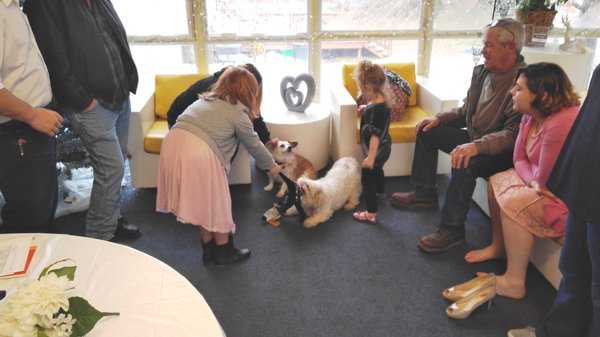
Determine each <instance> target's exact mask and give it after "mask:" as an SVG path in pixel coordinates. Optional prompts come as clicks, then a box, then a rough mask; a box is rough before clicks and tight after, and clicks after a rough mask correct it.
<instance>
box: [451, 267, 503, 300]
mask: <svg viewBox="0 0 600 337" xmlns="http://www.w3.org/2000/svg"><path fill="white" fill-rule="evenodd" d="M490 285H496V275H495V274H494V273H488V274H485V275H481V276H477V277H476V278H474V279H472V280H470V281H467V282H465V283H461V284H459V285H456V286H454V287H451V288H448V289H444V291H443V292H442V296H444V298H446V299H447V300H450V301H453V302H455V301H457V300H459V299H461V298H464V297H467V296H469V295H471V294H472V293H474V292H476V291H478V290H479V289H482V288H485V287H489V286H490Z"/></svg>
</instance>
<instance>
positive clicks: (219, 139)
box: [156, 67, 281, 265]
mask: <svg viewBox="0 0 600 337" xmlns="http://www.w3.org/2000/svg"><path fill="white" fill-rule="evenodd" d="M259 92H260V91H259V86H258V83H257V81H256V79H255V78H254V76H253V75H252V74H251V73H250V72H249V71H248V70H246V69H244V68H242V67H230V68H227V69H226V70H225V72H224V73H223V74H222V75H221V77H219V80H218V81H217V83H215V85H214V86H213V87H212V91H211V92H209V93H206V94H204V95H203V96H202V98H201V99H199V100H197V101H196V102H194V103H193V104H192V105H190V106H189V107H188V108H187V109H186V110H185V111H184V113H183V114H182V115H180V116H179V118H178V119H177V122H176V123H175V125H174V126H173V128H172V129H171V130H170V131H169V133H168V134H167V136H166V137H165V139H164V141H163V143H162V147H161V151H160V162H159V173H158V182H157V195H156V210H157V211H159V212H167V213H173V214H175V215H176V216H177V220H178V221H180V222H182V223H190V224H193V225H195V226H199V227H200V234H201V238H202V248H203V249H204V255H203V256H202V260H203V261H204V262H205V263H209V262H210V263H215V264H218V265H224V264H229V263H233V262H236V261H239V260H242V259H245V258H247V257H248V256H250V251H249V250H248V249H239V248H235V247H234V245H233V238H232V236H231V234H230V233H234V232H235V223H234V222H233V216H232V213H231V195H230V194H229V184H228V182H227V171H228V170H229V166H230V163H231V159H232V157H233V155H234V154H235V152H236V150H237V147H238V145H239V143H240V142H241V143H242V144H244V146H245V147H246V148H247V149H248V152H250V154H251V155H252V156H253V157H254V159H255V161H256V165H257V166H258V167H259V168H261V169H265V170H268V171H269V173H270V174H273V175H275V174H277V173H279V171H280V170H281V168H280V167H279V166H278V165H277V164H276V163H275V161H274V160H273V157H272V156H271V154H270V153H269V151H268V150H267V149H266V148H265V146H264V145H263V144H262V143H261V142H260V140H259V138H258V136H257V134H256V132H254V129H253V127H252V120H253V119H255V118H256V117H257V115H258V111H259V110H258V109H259V104H260V102H259V100H258V97H259Z"/></svg>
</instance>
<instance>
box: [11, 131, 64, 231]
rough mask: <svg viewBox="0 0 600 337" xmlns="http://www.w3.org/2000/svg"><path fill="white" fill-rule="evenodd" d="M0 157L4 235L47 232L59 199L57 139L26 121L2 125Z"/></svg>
mask: <svg viewBox="0 0 600 337" xmlns="http://www.w3.org/2000/svg"><path fill="white" fill-rule="evenodd" d="M19 140H21V141H20V143H21V146H19ZM0 158H2V159H0V160H1V161H2V164H0V192H2V195H3V196H4V199H5V201H6V205H4V207H2V213H1V217H2V222H3V225H2V226H0V232H4V233H21V232H42V233H43V232H47V231H48V230H49V229H51V228H50V227H51V226H52V222H53V220H54V212H55V211H56V203H57V200H58V183H57V174H56V140H55V138H54V137H50V136H48V135H46V134H43V133H41V132H38V131H36V130H34V129H32V128H31V127H30V126H29V125H27V124H25V123H22V122H18V121H14V120H13V121H10V122H8V124H0Z"/></svg>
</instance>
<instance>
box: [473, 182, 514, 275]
mask: <svg viewBox="0 0 600 337" xmlns="http://www.w3.org/2000/svg"><path fill="white" fill-rule="evenodd" d="M488 204H489V205H490V218H491V222H492V243H490V245H489V246H487V247H485V248H483V249H478V250H472V251H470V252H467V254H466V255H465V261H467V262H468V263H474V262H483V261H487V260H491V259H498V258H501V257H504V255H505V251H504V237H503V236H502V219H501V218H500V206H499V205H498V201H497V200H496V197H495V195H494V191H493V189H492V186H491V185H490V184H488Z"/></svg>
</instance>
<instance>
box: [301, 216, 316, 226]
mask: <svg viewBox="0 0 600 337" xmlns="http://www.w3.org/2000/svg"><path fill="white" fill-rule="evenodd" d="M303 224H304V228H312V227H315V226H316V225H318V224H319V222H318V221H316V220H315V219H313V218H307V219H306V220H304V223H303Z"/></svg>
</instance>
